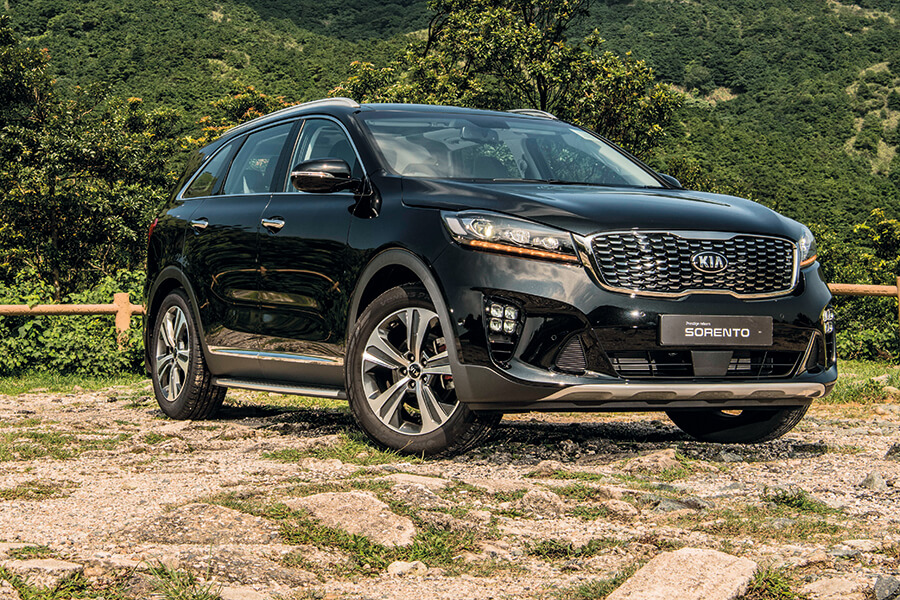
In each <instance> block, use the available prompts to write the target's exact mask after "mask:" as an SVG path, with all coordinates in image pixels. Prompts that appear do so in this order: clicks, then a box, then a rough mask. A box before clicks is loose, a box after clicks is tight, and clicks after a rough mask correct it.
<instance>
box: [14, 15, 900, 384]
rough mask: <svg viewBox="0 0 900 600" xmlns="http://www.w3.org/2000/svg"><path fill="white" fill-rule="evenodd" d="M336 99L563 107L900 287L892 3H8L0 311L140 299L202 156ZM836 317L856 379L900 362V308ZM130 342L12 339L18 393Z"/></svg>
mask: <svg viewBox="0 0 900 600" xmlns="http://www.w3.org/2000/svg"><path fill="white" fill-rule="evenodd" d="M548 15H549V16H548ZM429 32H430V34H431V35H429ZM510 66H511V67H510ZM547 90H549V92H550V93H544V92H545V91H547ZM532 92H533V93H532ZM329 94H332V95H333V94H342V95H348V94H350V95H353V96H355V97H356V99H358V100H371V99H375V100H379V99H399V100H407V101H409V100H414V101H426V102H444V103H452V104H464V105H469V106H481V107H487V108H498V109H506V108H521V107H524V106H536V107H538V108H541V107H543V108H549V109H551V110H554V111H555V112H557V113H559V114H560V116H562V117H564V118H567V119H570V120H575V121H578V122H580V123H583V124H585V125H587V126H589V127H592V128H594V129H596V130H597V131H598V132H599V133H601V134H603V135H606V136H608V137H610V138H611V139H613V140H615V141H617V142H619V143H621V144H622V145H623V146H625V147H626V148H629V149H630V150H632V151H634V152H635V153H637V154H638V155H639V156H640V157H641V158H643V159H644V160H645V161H647V162H648V163H649V164H651V165H652V166H653V167H654V168H656V169H658V170H659V171H661V172H666V173H669V174H672V175H674V176H675V177H677V178H679V179H681V180H682V182H683V183H684V184H685V186H686V187H690V188H693V189H703V190H709V191H717V192H723V193H731V194H735V195H739V196H744V197H749V198H752V199H753V200H756V201H757V202H760V203H762V204H765V205H767V206H769V207H771V208H774V209H775V210H778V211H779V212H781V213H783V214H785V215H787V216H789V217H791V218H794V219H797V220H799V221H801V222H803V223H805V224H807V225H809V226H810V227H811V228H812V229H813V231H814V232H815V233H816V236H817V240H818V247H819V256H820V262H821V263H822V268H823V270H824V273H825V276H826V278H827V279H828V280H829V281H834V282H842V283H873V284H894V283H895V282H896V277H897V274H898V273H900V268H898V254H900V223H898V221H897V218H898V216H900V156H898V146H900V127H898V124H900V5H898V4H897V3H896V2H895V1H893V0H857V1H855V2H854V1H852V0H844V1H842V2H837V1H835V0H762V1H759V0H755V1H753V2H751V1H749V0H704V1H703V2H693V1H679V2H675V1H671V0H633V1H630V2H623V1H618V0H594V1H590V0H535V1H534V2H530V3H517V2H511V1H508V0H477V1H475V2H466V3H463V2H455V1H453V0H434V1H433V2H431V3H430V4H429V3H426V2H413V1H410V0H394V2H390V3H385V2H376V1H374V0H356V1H355V2H352V3H350V2H344V1H340V0H315V1H313V0H244V1H237V0H234V1H233V0H221V1H215V0H118V1H115V2H114V1H112V0H82V1H79V2H77V3H76V2H70V1H64V0H4V4H3V5H0V303H31V304H35V303H39V302H46V301H68V302H109V301H110V299H111V297H112V293H113V292H115V291H127V292H130V293H131V294H132V297H133V298H134V299H137V298H140V297H141V293H142V285H143V274H142V271H141V270H142V268H143V262H144V252H145V244H146V235H147V228H148V226H149V223H150V221H152V219H153V217H154V216H155V213H156V211H157V210H158V208H159V207H160V206H161V204H162V203H163V202H164V200H165V198H166V196H167V195H168V193H169V190H170V187H171V186H172V184H173V183H174V181H175V180H176V178H177V177H178V176H179V174H180V170H181V168H182V166H183V164H184V161H185V160H186V157H187V155H188V153H189V152H190V151H191V150H192V149H194V148H196V147H197V146H198V145H200V144H203V143H204V142H205V141H207V140H209V139H211V138H212V137H214V136H216V135H218V134H219V133H220V132H221V131H223V130H224V129H226V128H227V127H229V126H231V125H233V124H236V123H238V122H241V121H244V120H247V119H249V118H252V117H254V116H258V115H259V114H262V113H264V112H267V111H269V110H272V109H275V108H278V107H280V106H283V105H285V104H289V103H296V102H300V101H306V100H312V99H316V98H321V97H325V96H328V95H329ZM836 304H837V309H838V319H839V320H838V327H839V338H838V339H839V344H838V349H839V353H840V355H841V356H842V357H843V358H876V359H885V360H891V361H897V360H898V359H900V340H898V328H897V305H896V301H895V300H891V299H877V298H855V299H851V298H839V299H837V301H836ZM131 335H132V340H131V341H130V342H131V343H130V345H129V346H128V347H127V349H126V350H124V351H120V350H119V349H118V348H117V343H116V338H115V333H114V329H113V327H112V323H111V321H110V319H109V318H106V317H71V318H51V317H38V318H30V319H22V318H9V317H7V318H2V319H0V375H7V374H16V373H21V372H24V371H28V370H30V369H35V368H39V369H49V370H54V371H58V372H61V373H80V374H89V375H103V374H109V373H117V372H122V371H134V372H137V371H139V370H140V369H141V368H142V367H141V353H140V350H139V347H140V340H139V330H138V329H137V328H134V329H133V330H132V334H131Z"/></svg>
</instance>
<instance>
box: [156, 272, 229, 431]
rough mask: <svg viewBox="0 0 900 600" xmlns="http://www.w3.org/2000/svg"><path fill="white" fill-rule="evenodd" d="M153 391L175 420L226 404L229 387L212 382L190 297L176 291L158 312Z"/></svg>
mask: <svg viewBox="0 0 900 600" xmlns="http://www.w3.org/2000/svg"><path fill="white" fill-rule="evenodd" d="M151 340H152V341H151V344H152V346H151V352H150V363H151V364H150V367H151V376H152V380H153V392H154V394H155V395H156V401H157V402H158V403H159V407H160V408H161V409H162V411H163V412H164V413H166V414H167V415H168V416H170V417H172V418H173V419H205V418H207V417H209V416H211V415H212V414H213V413H215V412H216V410H218V408H219V407H220V406H221V405H222V401H223V400H224V399H225V391H226V390H225V388H222V387H218V386H216V385H213V383H212V375H211V374H210V372H209V370H208V369H207V368H206V361H205V360H204V359H203V351H202V350H201V348H200V338H199V336H198V334H197V327H196V326H195V325H194V318H193V316H192V315H191V309H190V304H189V303H188V299H187V296H185V295H184V292H182V291H181V290H175V291H173V292H172V293H170V294H169V295H168V296H166V298H165V299H164V300H163V301H162V304H160V306H159V310H158V311H157V312H156V321H155V323H154V325H153V337H152V338H151Z"/></svg>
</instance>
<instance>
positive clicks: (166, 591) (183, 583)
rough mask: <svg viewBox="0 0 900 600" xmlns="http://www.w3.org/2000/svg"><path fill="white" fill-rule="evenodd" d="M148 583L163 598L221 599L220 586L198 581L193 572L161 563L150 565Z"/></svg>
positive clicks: (187, 599)
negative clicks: (171, 567)
mask: <svg viewBox="0 0 900 600" xmlns="http://www.w3.org/2000/svg"><path fill="white" fill-rule="evenodd" d="M148 573H149V574H150V584H151V585H152V586H153V589H154V590H156V593H157V594H159V595H161V596H162V597H163V598H164V599H165V600H221V597H220V596H219V590H220V589H221V587H220V586H218V585H216V584H215V583H200V581H199V580H198V579H197V577H196V576H195V575H194V574H193V573H188V572H186V571H179V570H176V569H170V568H169V567H167V566H165V565H164V564H162V563H158V564H155V565H150V566H149V568H148Z"/></svg>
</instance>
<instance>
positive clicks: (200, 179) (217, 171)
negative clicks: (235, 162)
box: [182, 142, 234, 198]
mask: <svg viewBox="0 0 900 600" xmlns="http://www.w3.org/2000/svg"><path fill="white" fill-rule="evenodd" d="M233 150H234V142H229V143H228V144H227V145H226V146H225V147H224V148H222V149H220V150H219V151H218V152H217V153H216V155H215V156H214V157H213V158H212V160H211V161H209V162H208V163H206V166H205V167H203V170H202V171H201V172H200V174H199V175H197V177H196V178H194V181H192V182H191V185H190V186H189V187H188V189H186V190H185V191H184V194H182V198H197V197H200V196H211V195H212V194H214V193H215V191H216V189H217V188H218V184H219V182H220V181H221V180H222V174H223V173H224V172H225V166H226V165H227V164H228V158H229V157H230V156H231V153H232V151H233Z"/></svg>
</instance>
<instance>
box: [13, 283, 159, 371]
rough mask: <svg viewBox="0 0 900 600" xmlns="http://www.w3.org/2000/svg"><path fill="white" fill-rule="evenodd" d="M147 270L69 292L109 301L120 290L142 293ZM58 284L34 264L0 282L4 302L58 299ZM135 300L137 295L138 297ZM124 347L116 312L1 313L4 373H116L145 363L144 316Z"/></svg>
mask: <svg viewBox="0 0 900 600" xmlns="http://www.w3.org/2000/svg"><path fill="white" fill-rule="evenodd" d="M143 281H144V274H143V273H142V272H140V271H119V272H117V273H115V274H114V275H110V276H106V277H104V278H103V279H102V280H101V281H100V282H99V283H98V284H97V285H96V286H95V287H93V288H92V289H90V290H87V291H84V292H77V293H72V294H70V295H68V296H67V297H65V298H64V301H65V302H67V303H74V304H109V303H110V302H112V296H113V293H115V292H123V291H124V292H128V293H129V294H131V297H132V298H133V299H137V298H140V295H141V289H142V286H143ZM53 297H54V290H53V288H52V286H50V285H49V284H47V283H46V282H43V281H42V280H41V279H40V278H38V277H36V274H35V273H34V271H33V270H30V269H23V270H22V271H20V272H19V273H18V274H17V275H16V277H15V280H14V282H13V284H12V285H6V284H0V304H31V305H34V304H39V303H49V302H51V301H52V300H53ZM133 301H134V300H133ZM122 342H123V349H121V350H120V349H119V346H118V340H117V332H116V329H115V325H114V323H113V317H112V316H111V315H92V316H83V317H82V316H37V317H0V376H6V375H16V374H20V373H24V372H28V371H31V370H37V369H41V370H47V371H54V372H58V373H63V374H66V373H78V374H81V375H88V376H92V377H103V376H107V377H108V376H113V375H117V374H121V373H123V372H131V373H136V372H139V371H140V370H142V369H143V353H142V351H141V347H142V343H141V329H140V326H139V320H138V319H137V318H133V319H132V327H131V329H129V331H128V335H127V337H126V338H125V339H124V340H122Z"/></svg>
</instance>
